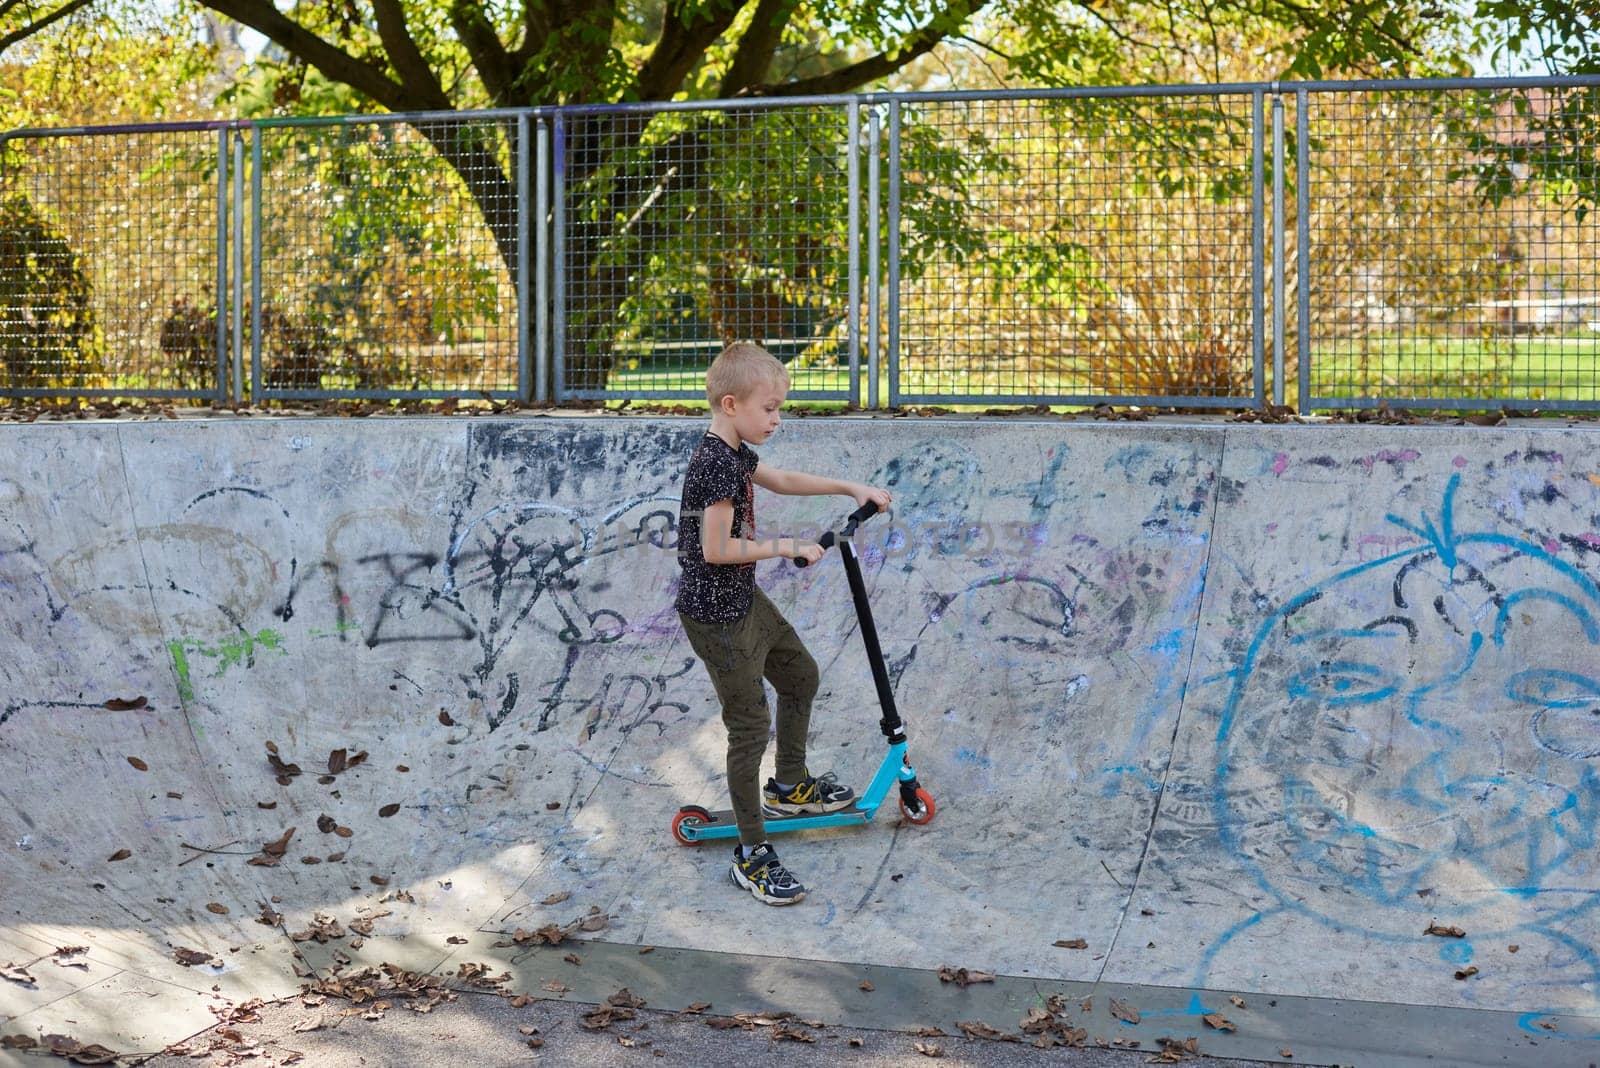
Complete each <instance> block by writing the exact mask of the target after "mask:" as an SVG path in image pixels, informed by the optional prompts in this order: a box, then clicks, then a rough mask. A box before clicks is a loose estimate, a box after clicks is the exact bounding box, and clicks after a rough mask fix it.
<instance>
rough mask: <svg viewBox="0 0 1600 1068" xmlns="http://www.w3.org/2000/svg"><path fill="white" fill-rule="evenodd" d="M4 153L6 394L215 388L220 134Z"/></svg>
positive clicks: (16, 146) (13, 143)
mask: <svg viewBox="0 0 1600 1068" xmlns="http://www.w3.org/2000/svg"><path fill="white" fill-rule="evenodd" d="M0 151H3V153H4V156H3V174H4V179H3V181H0V392H4V393H7V394H11V395H16V396H61V395H67V396H72V395H84V394H90V395H93V394H110V393H116V394H120V395H124V396H147V397H148V396H203V395H215V394H216V391H217V390H218V388H219V382H220V379H219V355H218V337H217V288H218V265H219V256H220V253H221V251H222V249H221V248H220V246H219V243H218V178H219V175H218V159H219V151H220V148H219V135H218V133H217V131H216V130H215V129H214V128H194V127H190V128H183V129H171V128H146V129H138V128H135V129H121V130H115V129H112V130H105V131H94V132H91V133H72V132H63V133H59V134H49V133H44V134H24V135H19V136H16V137H11V138H8V139H7V140H6V141H5V143H4V146H3V149H0Z"/></svg>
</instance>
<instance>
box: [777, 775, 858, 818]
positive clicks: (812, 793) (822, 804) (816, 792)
mask: <svg viewBox="0 0 1600 1068" xmlns="http://www.w3.org/2000/svg"><path fill="white" fill-rule="evenodd" d="M855 800H856V792H855V791H854V790H852V789H850V787H848V786H845V785H843V784H842V783H840V782H839V781H838V779H837V778H835V777H834V774H833V772H831V771H830V772H827V773H826V774H824V775H820V776H814V775H807V776H806V777H805V778H803V779H801V780H800V781H799V782H797V783H795V785H794V787H793V788H792V789H789V790H780V789H778V780H776V779H768V780H767V785H766V787H765V788H764V789H763V790H762V791H761V802H762V804H761V807H762V810H763V811H764V812H765V813H767V814H769V815H774V816H793V815H797V814H800V813H804V812H838V811H839V810H840V809H841V808H849V807H850V806H851V805H853V804H855Z"/></svg>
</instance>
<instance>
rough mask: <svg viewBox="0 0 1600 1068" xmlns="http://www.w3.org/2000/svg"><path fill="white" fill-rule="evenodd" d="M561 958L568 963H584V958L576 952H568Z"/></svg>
mask: <svg viewBox="0 0 1600 1068" xmlns="http://www.w3.org/2000/svg"><path fill="white" fill-rule="evenodd" d="M561 959H562V960H564V961H566V962H567V963H568V964H582V963H583V960H582V959H581V958H580V957H579V956H578V955H577V954H576V953H568V954H567V955H566V956H564V957H562V958H561Z"/></svg>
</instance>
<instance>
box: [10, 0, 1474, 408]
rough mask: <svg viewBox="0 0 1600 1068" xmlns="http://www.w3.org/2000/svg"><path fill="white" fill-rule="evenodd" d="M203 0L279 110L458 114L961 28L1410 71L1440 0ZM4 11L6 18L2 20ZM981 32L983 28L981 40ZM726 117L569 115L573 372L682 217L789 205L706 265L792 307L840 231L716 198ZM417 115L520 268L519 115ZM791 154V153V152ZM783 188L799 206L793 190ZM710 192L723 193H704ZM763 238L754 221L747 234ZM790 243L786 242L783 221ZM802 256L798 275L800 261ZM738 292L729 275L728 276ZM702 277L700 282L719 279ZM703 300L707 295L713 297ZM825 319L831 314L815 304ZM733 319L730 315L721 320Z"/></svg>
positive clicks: (686, 86)
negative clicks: (261, 45) (730, 255)
mask: <svg viewBox="0 0 1600 1068" xmlns="http://www.w3.org/2000/svg"><path fill="white" fill-rule="evenodd" d="M85 2H86V0H65V2H62V0H0V34H3V35H0V42H4V43H14V42H17V41H23V40H26V39H27V38H28V36H29V35H30V34H32V33H35V32H37V31H38V30H39V29H40V28H43V27H49V26H51V25H52V24H54V23H55V22H56V21H57V20H60V19H69V21H70V17H71V16H73V15H74V13H75V12H76V11H78V9H79V8H81V7H83V5H84V3H85ZM201 3H202V5H203V6H204V7H205V8H207V9H209V10H210V11H211V12H214V13H216V14H219V15H222V16H226V17H227V18H230V19H232V20H234V21H236V22H238V23H240V24H242V25H244V26H248V27H251V28H252V29H254V30H256V31H258V32H260V33H261V34H263V35H265V37H266V38H267V39H268V40H269V41H271V42H272V44H273V46H274V53H273V56H274V57H275V58H274V59H273V61H272V62H271V63H270V64H269V66H270V67H271V68H272V69H271V72H270V74H271V77H272V79H273V80H274V81H275V85H274V88H273V91H272V93H271V94H270V97H268V99H270V100H271V101H272V103H273V106H275V107H277V108H279V109H282V110H290V111H292V110H296V108H297V105H298V104H300V103H303V102H304V100H305V94H304V92H303V87H304V86H306V85H307V84H312V83H315V84H316V85H318V86H320V87H321V88H323V89H332V90H333V92H330V93H324V94H321V96H320V99H321V100H322V101H323V102H324V103H325V102H326V101H329V100H332V101H343V102H345V107H346V108H348V106H350V105H354V106H358V107H363V106H376V107H379V108H382V109H386V110H389V111H395V112H400V111H455V110H461V109H466V108H472V107H480V106H486V105H487V106H494V107H527V106H536V105H552V104H594V103H612V102H619V101H662V100H671V99H681V98H707V97H721V98H736V97H755V96H770V95H783V96H795V97H812V96H821V95H826V94H835V93H846V92H850V91H853V90H858V89H861V88H863V87H868V86H871V85H874V84H878V83H882V82H883V81H884V80H885V79H888V78H891V77H893V76H896V75H899V74H902V73H904V72H907V71H908V69H910V68H912V67H913V65H915V64H918V63H927V62H931V61H932V60H934V59H936V58H937V56H936V53H938V52H939V51H940V50H941V49H943V48H948V47H950V46H952V45H956V44H965V45H970V46H973V47H977V48H978V49H979V51H983V52H989V53H993V54H995V55H996V56H1000V57H1002V58H1003V60H1004V62H1005V65H1006V66H1007V68H1008V70H1009V71H1010V72H1011V73H1012V74H1013V75H1014V76H1017V77H1020V78H1023V79H1026V80H1028V81H1029V82H1031V83H1033V84H1059V83H1062V82H1071V81H1091V82H1100V83H1106V82H1116V81H1123V80H1139V79H1140V78H1141V77H1142V76H1143V74H1144V73H1145V72H1147V71H1150V70H1152V69H1159V66H1160V62H1161V57H1162V56H1164V55H1185V54H1188V50H1189V49H1190V44H1189V43H1190V42H1192V41H1195V40H1209V41H1210V42H1211V54H1212V55H1220V54H1222V53H1223V52H1224V49H1225V46H1224V44H1223V42H1224V41H1225V40H1231V39H1237V38H1240V37H1250V36H1251V35H1252V34H1254V35H1256V36H1257V37H1267V38H1271V39H1273V40H1275V41H1279V42H1282V44H1283V50H1282V56H1283V59H1284V60H1286V63H1285V64H1284V66H1285V69H1286V71H1287V72H1288V73H1291V74H1293V73H1317V72H1320V71H1323V70H1341V69H1343V70H1353V69H1363V70H1395V71H1404V70H1408V69H1411V68H1412V67H1414V66H1415V65H1416V64H1417V63H1419V62H1421V61H1422V60H1423V59H1424V57H1426V56H1427V55H1428V54H1429V41H1430V40H1431V39H1432V38H1433V37H1435V36H1436V35H1437V33H1438V27H1439V26H1440V25H1442V24H1444V23H1445V22H1447V21H1448V20H1449V19H1452V18H1455V15H1453V14H1447V13H1446V12H1453V11H1454V8H1446V9H1442V10H1441V9H1436V8H1434V7H1433V5H1431V4H1427V3H1424V2H1420V0H1418V2H1400V3H1389V4H1380V3H1370V2H1363V3H1358V4H1346V3H1335V2H1331V0H1312V2H1302V0H1261V2H1257V3H1250V4H1243V3H1240V4H1233V5H1227V6H1224V7H1221V8H1219V7H1218V6H1217V5H1215V4H1213V3H1210V2H1209V0H1175V2H1172V3H1168V2H1159V3H1158V2H1154V0H1149V2H1146V0H1110V2H1107V3H1103V4H1102V3H1086V2H1080V3H1065V4H1055V3H1049V2H1045V0H901V2H898V3H892V4H866V3H852V4H832V5H830V4H819V3H811V2H806V0H748V2H746V0H517V2H515V3H512V4H509V5H502V4H497V3H490V2H487V0H407V2H402V0H365V2H362V0H345V2H342V3H332V2H328V3H311V2H299V3H296V4H294V5H292V6H289V7H287V8H284V9H280V6H279V4H278V3H276V2H275V0H201ZM8 26H10V27H11V29H10V30H9V32H5V31H6V28H7V27H8ZM974 42H977V44H974ZM739 115H742V116H745V117H743V118H740V117H733V118H725V117H704V118H698V119H692V120H691V119H683V118H682V117H671V118H667V119H662V120H655V121H652V120H651V119H649V118H648V117H646V116H643V115H639V114H635V113H626V114H619V113H615V112H612V113H597V114H587V115H580V116H575V117H574V118H573V119H572V120H571V121H570V123H569V126H568V129H567V140H566V144H565V146H564V147H565V152H566V158H565V166H566V170H565V173H566V178H567V182H568V188H569V191H570V192H569V202H568V204H567V205H566V207H567V216H568V217H569V218H570V219H573V220H575V221H576V222H577V223H578V225H576V226H575V228H574V230H573V231H572V232H571V233H569V239H568V243H567V247H566V254H567V257H568V258H567V261H566V262H565V263H564V264H563V266H564V268H565V270H566V273H567V277H568V278H569V279H575V280H578V281H579V282H580V283H581V284H585V285H587V286H588V287H589V288H588V291H589V292H590V293H592V294H593V295H594V296H595V300H594V301H593V302H592V303H589V304H586V305H584V306H583V307H582V308H581V309H580V311H579V313H578V314H576V315H574V316H573V317H572V320H571V321H569V330H568V338H569V349H568V352H567V353H566V357H567V361H568V366H569V367H571V368H574V369H577V371H578V377H577V378H576V379H574V380H569V381H570V384H572V385H574V386H578V387H585V386H587V387H594V386H599V385H603V384H604V381H605V376H606V374H607V373H608V371H609V368H610V363H611V355H610V349H611V343H610V338H611V337H612V336H614V335H615V333H616V329H615V322H616V317H617V313H618V312H619V310H620V309H621V308H622V307H623V306H624V304H626V302H627V301H628V300H629V299H630V289H629V285H628V277H629V272H630V271H636V270H637V269H638V268H639V266H640V265H641V264H647V263H650V262H654V260H655V259H656V258H658V257H660V256H662V255H664V254H666V251H667V250H668V246H669V245H670V244H671V243H672V242H673V241H674V240H677V239H679V238H680V237H681V233H682V227H681V226H680V225H679V221H680V220H681V219H683V218H686V217H697V218H700V219H705V218H706V217H707V216H708V215H711V214H714V213H716V212H717V211H719V210H725V211H727V212H730V213H731V212H733V211H735V210H737V211H741V212H752V213H755V214H757V215H759V216H760V217H763V218H767V219H769V220H770V219H773V218H775V217H777V216H779V215H782V214H784V213H788V216H789V217H790V218H791V220H792V221H791V222H789V223H786V224H784V225H781V226H772V227H769V230H771V231H772V232H777V233H780V234H784V235H790V236H793V237H796V238H797V240H795V241H794V242H792V243H791V244H790V245H789V246H788V247H784V248H781V249H778V250H776V251H775V253H774V254H773V255H771V256H770V257H766V258H763V257H762V256H759V255H756V254H754V253H752V254H751V255H749V256H745V257H743V258H742V259H740V260H739V261H738V262H725V263H722V264H720V265H712V267H711V270H712V273H713V274H714V275H717V274H718V272H720V275H719V276H718V277H720V282H719V281H718V278H713V279H712V284H713V286H715V285H721V286H722V287H723V295H724V298H725V299H724V303H727V302H728V300H727V298H732V297H734V296H736V295H738V294H740V293H745V294H747V295H748V299H749V300H751V301H757V302H759V301H761V300H765V301H766V302H767V303H768V304H769V305H773V306H778V305H783V306H792V305H794V304H796V303H797V300H796V298H795V296H794V292H795V291H796V290H797V289H800V290H803V289H804V288H805V287H806V285H807V284H808V283H807V282H806V280H805V279H806V272H807V271H811V272H813V273H812V274H811V276H810V277H812V278H813V279H814V278H816V277H820V275H818V274H816V273H815V272H817V271H822V270H823V268H822V267H820V266H818V264H817V259H816V257H815V256H813V255H809V254H807V244H808V243H818V242H822V243H825V242H824V241H823V238H825V237H827V236H829V235H830V234H831V233H832V232H833V231H834V230H836V219H835V218H834V217H833V216H831V215H826V214H825V217H824V218H823V219H822V221H821V223H820V224H819V223H818V222H817V220H816V219H814V218H810V217H808V213H811V212H813V211H814V209H815V198H814V197H809V196H805V195H803V194H802V193H801V192H799V191H797V189H796V187H794V186H793V185H789V186H785V187H784V193H785V196H786V197H787V199H788V201H789V203H779V202H775V201H773V200H771V199H767V200H763V194H762V189H761V187H760V184H759V183H756V184H755V185H751V186H747V187H746V188H745V190H744V192H742V193H740V194H738V195H736V196H734V197H733V198H732V199H731V200H729V199H727V198H726V197H725V196H724V195H723V193H721V192H720V191H719V188H718V185H717V182H718V176H719V175H720V174H721V173H723V172H724V171H725V169H726V168H725V167H724V166H723V164H724V163H725V162H726V159H725V157H719V155H718V146H719V145H721V144H726V143H727V138H726V136H725V135H726V132H727V131H726V130H724V129H722V128H720V126H719V124H721V123H724V122H731V123H732V124H733V125H735V126H737V125H738V124H740V123H744V124H745V125H746V126H747V127H749V128H751V130H752V132H754V130H755V128H756V127H759V126H760V125H761V124H762V123H763V122H764V121H767V122H770V121H772V120H771V119H770V116H769V117H767V118H765V119H763V118H762V117H760V116H758V115H757V113H756V112H754V111H751V112H742V113H736V116H739ZM419 132H420V133H421V134H422V136H424V137H425V138H427V140H428V141H429V142H430V143H431V145H432V147H433V148H434V150H435V151H437V152H438V153H439V155H440V156H441V157H442V158H443V159H444V160H446V161H448V163H449V165H450V166H451V167H453V168H454V170H455V172H456V173H457V174H458V175H459V176H460V178H461V181H462V182H463V183H464V185H465V186H466V188H467V189H468V190H469V191H470V194H471V196H472V198H473V200H474V201H475V203H476V205H477V207H478V209H479V211H480V212H481V214H482V217H483V220H484V222H485V224H486V226H487V227H488V229H489V231H490V232H491V233H492V234H493V236H494V241H495V244H496V246H497V248H498V250H499V254H500V258H501V259H502V261H503V263H504V266H505V269H506V271H507V272H509V273H510V274H511V275H512V276H513V277H514V276H515V273H516V269H517V257H516V252H517V218H516V211H515V204H516V199H515V197H514V196H513V195H512V191H513V188H514V184H513V175H512V173H511V169H510V161H511V159H512V158H513V153H512V151H511V141H510V138H511V136H512V131H511V130H510V129H508V128H507V127H506V126H504V125H499V124H492V123H480V122H475V123H457V124H432V123H430V124H425V125H423V126H421V127H419ZM783 136H784V137H786V138H789V139H790V141H789V143H791V144H792V145H794V146H796V147H795V148H794V151H795V152H796V153H797V154H798V156H800V157H803V158H804V160H805V161H806V166H807V167H810V166H812V165H813V164H815V162H816V161H817V160H818V159H819V158H820V157H822V156H825V155H827V154H828V153H829V152H836V151H837V144H836V143H834V144H833V145H832V146H831V147H830V145H829V144H828V143H827V142H828V139H835V140H836V139H837V137H838V133H837V130H833V131H828V130H823V131H820V132H818V131H797V130H791V131H789V132H786V133H784V134H783ZM785 162H787V160H785ZM796 201H798V202H800V203H796ZM719 203H721V204H722V205H723V207H722V208H718V206H717V205H718V204H719ZM749 236H752V237H758V236H762V235H749ZM786 240H787V238H786ZM795 272H798V274H797V273H795ZM740 287H743V288H742V289H741V288H740ZM714 292H715V290H714ZM713 303H715V301H713ZM823 318H824V319H825V318H827V316H823ZM728 325H729V326H730V328H732V329H734V330H735V332H737V331H738V330H739V329H744V328H745V324H743V323H742V322H740V321H738V320H737V319H736V318H735V319H734V320H730V322H729V324H728Z"/></svg>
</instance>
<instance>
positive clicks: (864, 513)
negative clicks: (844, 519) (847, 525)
mask: <svg viewBox="0 0 1600 1068" xmlns="http://www.w3.org/2000/svg"><path fill="white" fill-rule="evenodd" d="M877 514H878V504H877V502H876V501H868V502H867V503H866V504H863V505H862V506H861V507H860V508H857V509H856V510H855V511H853V512H851V513H850V521H851V522H852V523H860V522H863V521H865V520H868V519H871V518H872V517H873V516H875V515H877Z"/></svg>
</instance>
